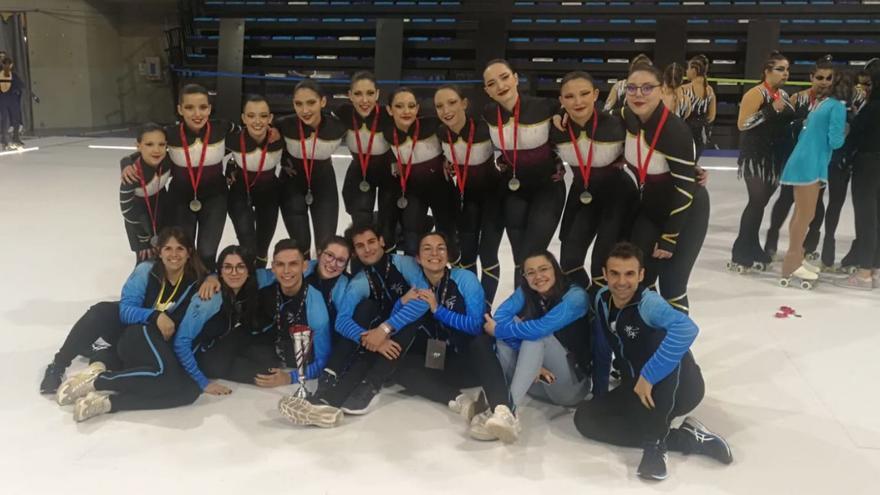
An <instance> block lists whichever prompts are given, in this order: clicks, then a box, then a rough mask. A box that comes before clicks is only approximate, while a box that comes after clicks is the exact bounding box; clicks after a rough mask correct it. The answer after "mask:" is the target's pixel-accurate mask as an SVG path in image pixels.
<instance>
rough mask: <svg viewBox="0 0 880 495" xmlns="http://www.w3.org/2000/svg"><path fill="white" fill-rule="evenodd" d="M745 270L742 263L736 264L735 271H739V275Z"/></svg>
mask: <svg viewBox="0 0 880 495" xmlns="http://www.w3.org/2000/svg"><path fill="white" fill-rule="evenodd" d="M745 272H746V267H744V266H742V265H736V273H739V274H740V275H742V274H743V273H745Z"/></svg>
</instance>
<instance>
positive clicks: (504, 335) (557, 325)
mask: <svg viewBox="0 0 880 495" xmlns="http://www.w3.org/2000/svg"><path fill="white" fill-rule="evenodd" d="M587 301H588V299H587V292H586V291H585V290H584V289H582V288H581V287H578V286H576V285H571V286H570V287H569V288H568V290H567V291H566V292H565V294H564V295H563V296H562V299H561V300H560V301H559V302H558V303H557V304H556V305H555V306H553V307H551V308H547V311H546V312H545V313H544V315H543V316H541V317H540V318H534V319H530V320H526V321H523V319H522V316H521V313H522V311H523V309H524V308H525V305H526V297H525V293H524V292H523V290H522V288H518V289H516V291H515V292H514V293H513V294H512V295H511V296H510V297H508V298H507V300H506V301H504V303H502V304H501V306H500V307H499V308H498V309H497V310H496V311H495V338H496V339H500V340H503V341H504V342H505V343H506V344H508V345H510V346H511V347H513V348H514V349H519V345H520V343H521V342H522V341H523V340H540V339H543V338H544V337H547V336H550V335H555V336H556V338H557V339H559V341H560V342H561V343H562V345H564V346H565V347H566V349H569V350H570V351H578V350H579V349H578V348H579V347H580V345H576V344H575V342H576V341H580V342H583V341H584V340H585V337H584V336H586V337H587V338H586V341H589V339H588V337H589V333H588V332H587V330H586V328H579V327H577V328H575V327H572V326H570V325H571V324H572V323H574V322H575V321H577V320H579V319H581V318H583V317H585V316H586V315H587V309H588V303H587Z"/></svg>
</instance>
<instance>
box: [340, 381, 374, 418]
mask: <svg viewBox="0 0 880 495" xmlns="http://www.w3.org/2000/svg"><path fill="white" fill-rule="evenodd" d="M377 402H379V390H378V389H377V388H375V387H373V385H371V384H370V383H369V382H368V381H366V380H364V381H362V382H361V383H360V385H358V386H357V388H355V389H354V390H353V391H352V392H351V395H349V396H348V398H347V399H345V402H343V403H342V407H341V408H340V409H342V412H344V413H345V414H351V415H354V416H358V415H363V414H367V413H368V412H370V411H372V410H373V408H374V407H376V403H377Z"/></svg>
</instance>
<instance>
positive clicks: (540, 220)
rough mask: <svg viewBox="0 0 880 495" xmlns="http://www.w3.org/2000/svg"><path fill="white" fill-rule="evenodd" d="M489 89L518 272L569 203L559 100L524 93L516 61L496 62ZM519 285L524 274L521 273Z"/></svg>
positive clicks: (486, 76) (489, 118) (486, 79)
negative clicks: (557, 132)
mask: <svg viewBox="0 0 880 495" xmlns="http://www.w3.org/2000/svg"><path fill="white" fill-rule="evenodd" d="M483 84H484V86H483V88H484V89H485V91H486V93H487V94H488V95H489V97H490V98H492V100H493V101H492V102H491V103H489V104H488V105H487V106H486V108H485V109H484V110H483V119H485V121H486V123H487V124H489V136H490V137H491V139H492V143H493V144H494V145H495V148H496V149H498V150H500V151H501V156H500V157H499V158H498V160H497V164H498V166H499V168H501V170H502V172H501V184H502V186H501V187H502V188H504V189H503V190H504V199H503V201H502V205H503V211H504V217H505V218H504V225H505V228H506V229H507V237H508V239H510V247H511V250H512V251H513V261H514V264H515V265H516V266H515V268H514V269H515V270H521V269H522V268H521V267H522V262H523V259H524V258H525V256H526V254H528V253H530V252H533V251H541V250H544V249H547V246H548V245H549V244H550V239H551V238H552V237H553V233H554V232H555V231H556V226H557V225H559V219H560V217H561V216H562V208H563V206H564V204H565V182H564V180H563V176H564V174H565V169H564V168H563V167H562V161H561V160H559V157H557V156H556V155H554V153H553V149H552V147H551V145H550V127H551V120H552V118H553V116H554V115H555V114H556V112H557V111H558V110H559V102H558V101H556V100H550V99H545V98H534V97H531V96H523V95H520V94H519V90H518V88H517V85H518V84H519V78H518V76H517V74H516V72H514V70H513V69H512V68H511V67H510V64H509V63H508V62H507V61H505V60H501V59H496V60H492V61H490V62H489V63H488V64H487V65H486V69H485V70H484V71H483ZM514 280H515V283H519V281H520V280H521V279H520V277H518V276H517V277H515V279H514Z"/></svg>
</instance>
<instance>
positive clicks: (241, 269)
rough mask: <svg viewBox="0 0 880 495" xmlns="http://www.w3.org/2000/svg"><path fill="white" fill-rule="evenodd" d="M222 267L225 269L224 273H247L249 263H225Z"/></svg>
mask: <svg viewBox="0 0 880 495" xmlns="http://www.w3.org/2000/svg"><path fill="white" fill-rule="evenodd" d="M220 269H221V270H223V273H247V265H245V264H244V263H239V264H237V265H230V264H226V263H224V264H223V266H222V267H220Z"/></svg>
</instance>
